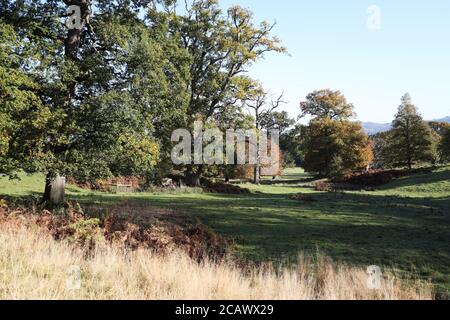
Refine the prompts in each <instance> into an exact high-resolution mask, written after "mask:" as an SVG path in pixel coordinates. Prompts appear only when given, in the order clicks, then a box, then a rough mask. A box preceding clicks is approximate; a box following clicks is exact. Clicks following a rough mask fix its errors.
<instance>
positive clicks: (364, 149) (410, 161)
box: [281, 90, 450, 178]
mask: <svg viewBox="0 0 450 320" xmlns="http://www.w3.org/2000/svg"><path fill="white" fill-rule="evenodd" d="M300 109H301V117H307V116H308V117H310V118H311V119H310V121H309V124H308V125H297V126H296V127H295V128H293V129H292V130H290V131H289V132H287V133H286V134H285V135H284V136H283V137H282V139H281V145H282V148H283V150H284V151H285V152H286V153H287V159H288V160H290V161H291V162H295V164H296V165H302V166H303V167H304V168H305V169H306V170H307V171H310V172H316V173H318V174H319V175H320V176H324V177H334V178H338V177H342V176H343V175H344V174H346V173H349V172H351V171H355V170H362V169H366V168H369V167H383V168H397V167H406V168H408V169H409V170H411V169H412V168H413V166H414V165H417V164H423V163H431V164H433V165H435V164H437V163H445V162H447V161H450V138H449V137H450V124H448V123H439V122H425V121H424V120H423V118H422V116H421V115H420V114H419V112H418V109H417V107H416V106H415V105H414V104H413V102H412V99H411V96H410V95H409V94H405V95H404V96H403V97H402V99H401V104H400V106H399V108H398V112H397V114H396V115H395V119H394V120H393V122H392V129H391V130H389V131H387V132H382V133H378V134H376V135H374V136H372V137H368V136H367V135H366V134H365V133H364V131H363V128H362V127H361V124H360V123H359V122H354V121H351V120H350V119H351V117H353V116H354V111H353V106H352V105H351V104H350V103H348V102H347V101H346V99H345V97H344V96H343V95H342V94H341V93H340V92H339V91H331V90H321V91H315V92H313V93H311V94H309V95H308V96H307V97H306V101H304V102H302V103H301V104H300Z"/></svg>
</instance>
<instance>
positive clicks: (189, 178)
mask: <svg viewBox="0 0 450 320" xmlns="http://www.w3.org/2000/svg"><path fill="white" fill-rule="evenodd" d="M201 171H202V167H201V166H199V167H198V168H197V170H195V168H194V166H192V165H189V166H188V167H187V169H186V184H187V185H188V186H189V187H200V186H201Z"/></svg>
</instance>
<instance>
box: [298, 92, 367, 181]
mask: <svg viewBox="0 0 450 320" xmlns="http://www.w3.org/2000/svg"><path fill="white" fill-rule="evenodd" d="M300 108H301V110H302V116H307V115H309V116H312V117H313V118H312V120H311V121H310V122H309V125H308V126H306V127H304V128H303V130H302V132H301V135H302V138H301V140H302V142H301V147H302V150H303V153H304V159H303V160H304V161H303V167H304V168H305V169H306V171H308V172H317V173H319V175H321V176H326V177H333V178H340V177H342V176H343V175H344V174H346V173H348V172H349V171H353V170H360V169H364V168H366V167H367V166H368V165H369V164H370V163H371V161H372V152H371V150H370V145H369V140H368V137H367V135H366V134H365V133H364V131H363V128H362V126H361V124H360V123H359V122H351V121H350V120H348V119H349V117H351V116H352V115H353V114H354V113H353V105H351V104H349V103H347V100H346V99H345V97H344V96H343V95H342V94H341V93H340V92H339V91H331V90H321V91H315V92H313V93H311V94H309V95H308V96H307V97H306V101H305V102H302V103H301V104H300Z"/></svg>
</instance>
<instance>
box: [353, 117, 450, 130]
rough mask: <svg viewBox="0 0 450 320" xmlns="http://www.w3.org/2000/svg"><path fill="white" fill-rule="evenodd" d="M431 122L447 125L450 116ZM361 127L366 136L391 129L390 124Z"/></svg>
mask: <svg viewBox="0 0 450 320" xmlns="http://www.w3.org/2000/svg"><path fill="white" fill-rule="evenodd" d="M432 121H437V122H448V123H450V116H448V117H444V118H441V119H434V120H432ZM362 125H363V128H364V131H365V132H366V133H367V134H368V135H373V134H377V133H379V132H385V131H389V129H391V124H390V123H376V122H363V124H362Z"/></svg>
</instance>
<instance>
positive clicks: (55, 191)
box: [42, 174, 66, 207]
mask: <svg viewBox="0 0 450 320" xmlns="http://www.w3.org/2000/svg"><path fill="white" fill-rule="evenodd" d="M65 186H66V178H64V177H61V176H59V175H58V176H56V178H52V177H51V175H50V174H47V176H46V178H45V190H44V196H43V198H42V203H45V204H46V205H47V206H49V207H53V206H55V205H61V204H63V203H64V201H65Z"/></svg>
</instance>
